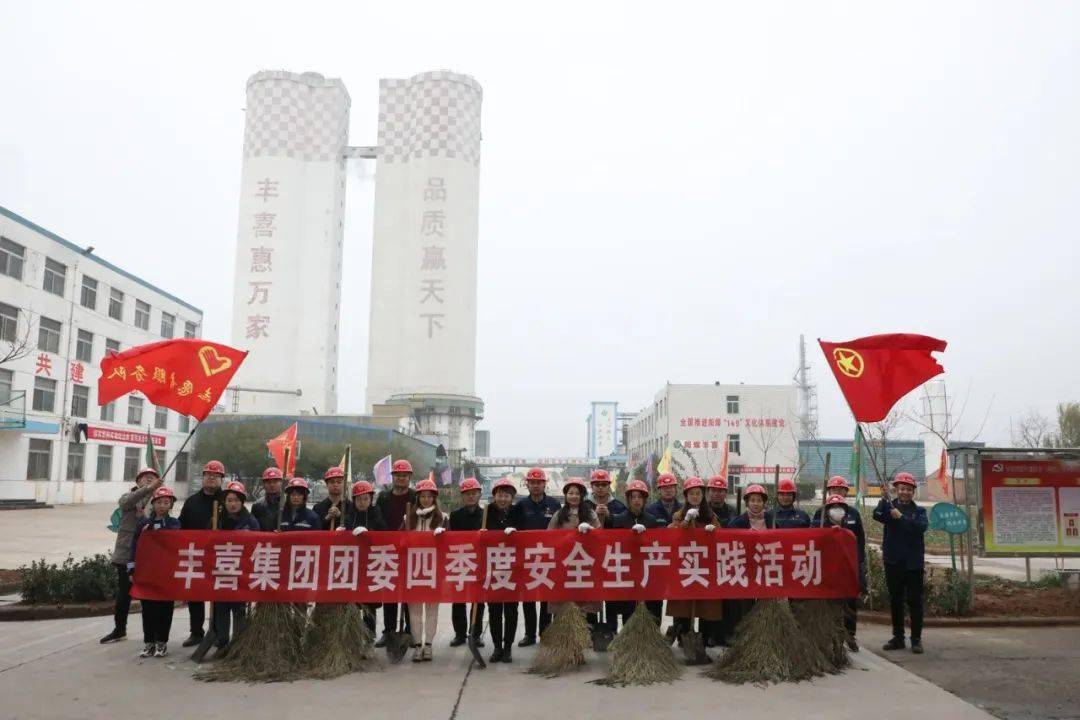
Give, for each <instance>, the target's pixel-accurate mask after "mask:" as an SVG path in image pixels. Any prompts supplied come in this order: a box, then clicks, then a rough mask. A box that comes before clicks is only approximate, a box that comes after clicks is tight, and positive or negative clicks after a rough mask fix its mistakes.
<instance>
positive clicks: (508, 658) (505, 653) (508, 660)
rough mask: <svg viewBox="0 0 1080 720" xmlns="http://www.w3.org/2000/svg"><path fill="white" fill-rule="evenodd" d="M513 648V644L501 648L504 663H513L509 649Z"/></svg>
mask: <svg viewBox="0 0 1080 720" xmlns="http://www.w3.org/2000/svg"><path fill="white" fill-rule="evenodd" d="M513 647H514V645H513V643H506V647H504V648H503V651H502V661H503V662H504V663H512V662H514V657H513V655H512V654H511V652H510V649H511V648H513Z"/></svg>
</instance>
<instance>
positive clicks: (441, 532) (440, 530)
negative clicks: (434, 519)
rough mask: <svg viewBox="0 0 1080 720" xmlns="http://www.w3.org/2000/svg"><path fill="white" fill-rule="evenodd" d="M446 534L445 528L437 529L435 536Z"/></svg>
mask: <svg viewBox="0 0 1080 720" xmlns="http://www.w3.org/2000/svg"><path fill="white" fill-rule="evenodd" d="M444 532H446V528H444V527H437V528H435V534H436V535H442V534H443V533H444Z"/></svg>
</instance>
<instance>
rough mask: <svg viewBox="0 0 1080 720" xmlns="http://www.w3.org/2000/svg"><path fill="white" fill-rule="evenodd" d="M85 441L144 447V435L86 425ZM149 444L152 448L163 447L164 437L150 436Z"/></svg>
mask: <svg viewBox="0 0 1080 720" xmlns="http://www.w3.org/2000/svg"><path fill="white" fill-rule="evenodd" d="M86 439H87V440H100V441H102V442H122V443H131V444H132V445H145V444H146V433H141V432H132V431H130V430H113V429H112V428H105V427H96V426H94V425H88V426H87V428H86ZM150 442H151V443H153V445H154V447H165V436H164V435H151V436H150Z"/></svg>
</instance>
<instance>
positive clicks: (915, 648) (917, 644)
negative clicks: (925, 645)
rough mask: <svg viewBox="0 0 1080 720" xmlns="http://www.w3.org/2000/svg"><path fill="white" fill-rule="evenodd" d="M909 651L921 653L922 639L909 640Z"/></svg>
mask: <svg viewBox="0 0 1080 720" xmlns="http://www.w3.org/2000/svg"><path fill="white" fill-rule="evenodd" d="M911 652H913V653H915V654H916V655H922V654H923V649H922V640H912V641H911Z"/></svg>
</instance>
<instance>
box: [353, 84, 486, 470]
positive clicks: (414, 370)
mask: <svg viewBox="0 0 1080 720" xmlns="http://www.w3.org/2000/svg"><path fill="white" fill-rule="evenodd" d="M482 95H483V93H482V90H481V88H480V85H479V84H478V83H477V82H476V81H475V80H473V79H472V78H471V77H469V76H467V75H458V74H456V73H452V72H446V71H436V72H426V73H421V74H419V75H415V76H413V77H411V78H409V79H392V80H381V81H380V82H379V139H378V150H377V157H378V161H377V163H376V171H375V173H376V174H375V230H374V241H373V251H372V254H373V257H372V278H371V326H370V334H369V339H368V348H369V350H368V381H367V394H366V403H367V406H368V409H369V411H370V410H371V408H372V406H373V405H377V404H384V403H390V404H404V405H409V406H411V407H412V408H413V415H414V417H415V418H416V419H417V421H418V422H419V425H420V431H421V433H423V434H426V435H435V436H439V437H440V438H442V439H443V441H444V442H446V443H447V447H446V449H447V451H448V452H450V453H451V455H453V453H454V452H455V451H457V452H459V453H462V454H465V455H469V456H473V455H474V454H475V453H474V449H475V440H474V432H475V426H476V422H477V421H478V420H479V419H480V418H481V417H482V416H483V409H484V405H483V402H482V401H481V400H480V399H479V398H478V397H476V396H475V395H474V393H475V382H476V253H477V237H478V227H477V214H478V206H479V194H480V104H481V100H482Z"/></svg>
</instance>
